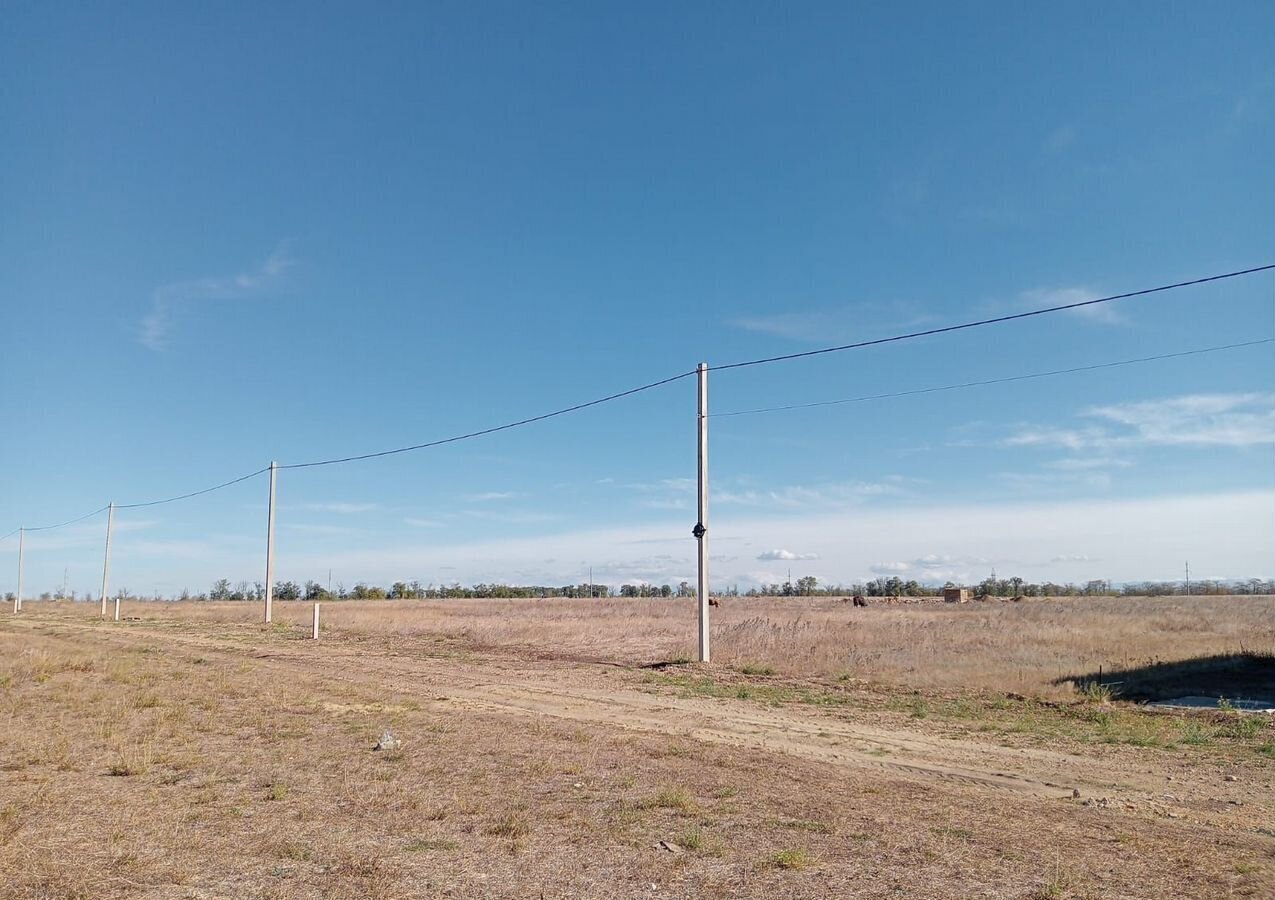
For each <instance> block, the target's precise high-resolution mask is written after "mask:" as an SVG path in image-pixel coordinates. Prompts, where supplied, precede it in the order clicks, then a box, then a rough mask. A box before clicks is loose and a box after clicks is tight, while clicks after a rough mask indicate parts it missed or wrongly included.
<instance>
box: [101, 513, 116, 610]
mask: <svg viewBox="0 0 1275 900" xmlns="http://www.w3.org/2000/svg"><path fill="white" fill-rule="evenodd" d="M114 525H115V504H114V503H111V505H110V506H108V507H107V508H106V556H105V557H104V558H103V559H102V618H103V619H105V618H106V595H107V594H108V593H109V592H110V590H111V528H112V527H113V526H114Z"/></svg>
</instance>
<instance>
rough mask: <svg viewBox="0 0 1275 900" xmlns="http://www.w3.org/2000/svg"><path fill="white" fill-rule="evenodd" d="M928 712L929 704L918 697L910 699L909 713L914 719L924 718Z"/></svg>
mask: <svg viewBox="0 0 1275 900" xmlns="http://www.w3.org/2000/svg"><path fill="white" fill-rule="evenodd" d="M929 714H930V706H929V704H928V703H926V702H925V701H924V700H922V699H921V698H920V697H917V698H916V699H915V700H913V701H912V712H910V713H909V715H910V716H911V717H912V718H914V719H924V718H925V717H926V716H928V715H929Z"/></svg>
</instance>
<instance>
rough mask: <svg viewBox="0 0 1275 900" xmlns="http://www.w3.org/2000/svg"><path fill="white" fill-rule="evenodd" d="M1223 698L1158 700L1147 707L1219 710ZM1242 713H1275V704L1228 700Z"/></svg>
mask: <svg viewBox="0 0 1275 900" xmlns="http://www.w3.org/2000/svg"><path fill="white" fill-rule="evenodd" d="M1222 699H1223V698H1222V697H1176V698H1174V699H1173V700H1157V701H1155V702H1154V703H1148V704H1147V706H1166V707H1171V708H1175V709H1217V708H1218V707H1219V704H1220V703H1221V702H1222ZM1226 699H1227V702H1228V703H1230V704H1231V706H1232V707H1233V708H1234V709H1237V710H1239V711H1240V712H1260V713H1275V702H1272V701H1270V700H1232V699H1230V698H1226Z"/></svg>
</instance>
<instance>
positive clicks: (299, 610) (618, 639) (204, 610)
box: [30, 596, 1275, 699]
mask: <svg viewBox="0 0 1275 900" xmlns="http://www.w3.org/2000/svg"><path fill="white" fill-rule="evenodd" d="M30 608H31V610H32V611H33V612H34V611H37V610H41V609H42V610H50V611H51V610H56V611H57V612H58V613H60V614H66V615H77V616H92V615H93V614H94V612H95V610H93V609H90V608H89V606H88V605H87V604H82V605H77V604H70V603H64V604H36V603H32V604H31V605H30ZM260 614H261V610H260V606H259V605H257V604H243V603H150V602H148V603H130V604H126V606H125V607H124V615H126V616H131V617H140V618H144V619H166V620H177V621H191V622H241V623H250V622H256V621H258V620H259V617H260ZM309 616H310V605H309V604H306V603H295V602H294V603H277V604H276V605H275V619H276V621H277V622H280V623H289V624H291V625H293V626H295V627H298V628H304V627H308V623H309ZM694 617H695V609H694V604H693V601H688V600H659V599H656V600H619V599H612V600H568V599H546V600H445V601H421V600H381V601H362V602H354V601H344V602H333V603H327V604H324V606H323V622H324V627H325V628H327V629H335V630H337V631H343V632H351V633H355V634H364V635H368V636H376V637H391V638H396V639H406V640H428V639H432V638H437V637H439V636H442V637H448V638H456V639H460V640H462V641H464V642H466V643H467V644H468V645H469V646H472V647H474V648H477V649H484V648H507V649H518V650H529V651H532V652H534V653H538V654H541V655H543V656H544V657H546V658H561V659H592V660H606V661H611V662H617V663H621V664H643V663H652V662H658V661H668V660H677V659H690V658H691V657H692V655H693V653H694V646H693V644H692V636H693V634H694ZM1245 651H1246V652H1250V653H1264V654H1272V653H1275V601H1273V600H1272V598H1270V597H1256V596H1236V597H1085V598H1058V599H1039V600H1036V599H1032V600H1027V601H1024V602H1021V603H1009V602H995V601H993V602H987V603H970V604H944V603H937V602H935V603H924V604H916V605H907V606H873V607H869V608H867V609H855V608H854V607H852V606H851V605H849V604H844V603H840V602H838V601H837V600H835V599H828V598H813V599H807V598H738V599H726V600H723V601H722V606H721V607H720V608H719V609H715V610H714V611H713V656H714V660H715V661H716V662H719V663H723V664H726V665H729V666H733V667H736V668H745V669H752V670H754V671H759V672H766V671H770V672H773V673H776V674H779V675H788V676H795V677H821V678H836V677H843V678H855V679H865V680H870V681H878V682H883V683H888V684H896V685H906V686H909V687H916V688H922V689H933V688H951V689H961V690H994V691H1013V692H1017V693H1022V694H1028V695H1033V696H1039V697H1044V698H1053V699H1060V698H1064V697H1068V696H1070V695H1071V694H1072V689H1071V688H1070V687H1069V686H1067V685H1058V684H1055V682H1056V681H1057V680H1058V679H1060V678H1067V677H1069V676H1072V675H1081V674H1084V673H1088V672H1093V671H1096V670H1097V669H1098V668H1099V667H1101V668H1102V669H1103V670H1104V671H1106V672H1112V671H1117V670H1119V669H1121V668H1128V667H1132V666H1139V665H1144V664H1148V663H1152V662H1156V661H1164V660H1179V659H1189V658H1192V657H1197V656H1205V655H1212V654H1228V653H1239V652H1245Z"/></svg>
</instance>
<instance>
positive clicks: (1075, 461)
mask: <svg viewBox="0 0 1275 900" xmlns="http://www.w3.org/2000/svg"><path fill="white" fill-rule="evenodd" d="M1132 465H1133V463H1132V462H1131V461H1130V460H1127V459H1118V458H1116V457H1113V456H1074V457H1064V458H1062V459H1055V460H1050V461H1049V462H1047V463H1045V468H1047V469H1055V470H1057V471H1059V472H1087V471H1092V470H1095V469H1099V470H1100V469H1127V468H1129V467H1131V466H1132Z"/></svg>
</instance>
